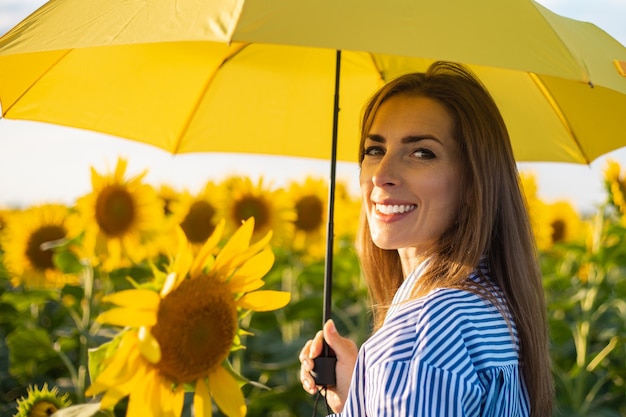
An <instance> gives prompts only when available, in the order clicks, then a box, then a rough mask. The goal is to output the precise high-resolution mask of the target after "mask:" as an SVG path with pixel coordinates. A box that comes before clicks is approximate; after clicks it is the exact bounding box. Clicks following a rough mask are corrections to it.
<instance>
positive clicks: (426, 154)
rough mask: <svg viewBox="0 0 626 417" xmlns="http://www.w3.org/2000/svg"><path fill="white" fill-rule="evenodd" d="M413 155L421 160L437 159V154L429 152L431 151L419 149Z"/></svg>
mask: <svg viewBox="0 0 626 417" xmlns="http://www.w3.org/2000/svg"><path fill="white" fill-rule="evenodd" d="M413 155H414V156H415V157H417V158H420V159H433V158H435V154H434V153H433V151H431V150H429V149H418V150H416V151H415V152H413Z"/></svg>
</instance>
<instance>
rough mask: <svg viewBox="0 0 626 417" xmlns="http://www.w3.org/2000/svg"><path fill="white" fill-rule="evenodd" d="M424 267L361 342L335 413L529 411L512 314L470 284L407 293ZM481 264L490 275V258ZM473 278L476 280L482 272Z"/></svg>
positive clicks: (503, 416) (426, 415)
mask: <svg viewBox="0 0 626 417" xmlns="http://www.w3.org/2000/svg"><path fill="white" fill-rule="evenodd" d="M422 268H423V265H422V266H421V267H420V268H418V269H417V270H416V271H415V272H414V273H412V274H411V275H410V276H409V277H407V279H406V280H405V281H404V283H403V284H402V285H401V287H400V288H399V289H398V292H397V293H396V295H395V297H394V300H393V303H392V306H391V308H390V309H389V311H388V313H387V316H386V317H385V321H384V323H383V325H382V326H381V328H380V329H379V330H378V331H377V332H376V333H375V334H373V335H372V337H371V338H370V339H369V340H367V341H366V342H365V343H364V344H363V345H362V346H361V348H360V350H359V355H358V358H357V362H356V365H355V369H354V374H353V377H352V382H351V385H350V391H349V393H348V398H347V399H346V403H345V406H344V409H343V412H342V413H340V414H333V416H342V417H351V416H359V417H361V416H370V417H384V416H397V417H400V416H416V417H435V416H436V417H443V416H445V417H457V416H458V417H460V416H463V417H470V416H471V417H478V416H481V417H487V416H490V417H491V416H494V417H495V416H497V417H527V416H529V415H530V403H529V398H528V393H527V391H526V386H525V383H524V380H523V376H522V373H521V368H520V362H519V340H518V338H517V331H516V329H515V323H513V320H512V319H511V317H510V316H509V320H510V323H511V327H509V325H508V324H507V320H505V318H504V316H503V315H502V314H501V312H500V310H498V309H497V308H496V307H495V306H494V305H493V304H492V303H490V302H489V301H487V300H486V299H485V298H483V297H481V296H479V295H477V294H475V293H473V292H469V291H465V290H459V289H449V288H440V289H436V290H434V291H432V292H431V293H429V294H428V295H426V296H424V297H421V298H418V299H413V300H411V299H409V296H410V293H411V290H412V289H413V287H414V284H415V282H416V281H417V280H418V279H419V276H420V274H421V270H422ZM481 269H482V272H483V274H484V275H487V274H488V270H487V268H486V265H485V263H484V262H483V263H481ZM469 278H470V279H471V280H473V281H474V282H476V284H477V286H478V283H479V278H478V275H477V274H476V273H474V274H472V275H471V276H470V277H469ZM477 288H480V287H477ZM483 291H484V290H483ZM496 296H497V297H498V298H499V299H502V297H501V294H500V293H498V294H497V295H496Z"/></svg>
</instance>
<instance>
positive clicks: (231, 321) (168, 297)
mask: <svg viewBox="0 0 626 417" xmlns="http://www.w3.org/2000/svg"><path fill="white" fill-rule="evenodd" d="M253 230H254V219H253V218H251V219H249V220H247V221H246V222H244V224H243V225H242V226H241V227H240V228H239V229H238V230H237V231H236V232H235V233H234V234H233V236H232V237H231V238H230V239H229V240H228V242H227V243H226V244H225V245H224V246H223V248H222V249H221V250H219V252H218V253H217V255H215V256H213V255H212V254H213V253H215V252H216V250H217V244H218V242H219V241H220V240H221V236H222V233H223V231H224V222H223V221H222V222H220V223H219V224H218V226H217V227H216V229H215V232H214V233H213V234H212V235H211V236H210V237H209V239H207V241H206V243H205V244H204V246H203V247H202V248H201V249H200V251H199V252H198V254H197V255H196V256H194V254H193V251H192V249H191V247H190V245H189V243H188V241H187V239H186V238H185V235H184V233H183V232H182V230H180V229H179V233H178V239H177V242H178V243H177V245H176V246H177V248H178V249H177V251H176V254H175V256H173V257H172V261H171V262H170V263H169V266H168V267H167V270H166V271H165V272H162V273H161V272H159V271H157V270H155V283H156V284H157V285H153V287H152V288H150V287H146V286H144V287H141V288H136V289H132V290H125V291H120V292H118V293H114V294H111V295H109V296H107V297H106V298H105V301H108V302H110V303H112V304H114V305H116V306H117V307H115V308H112V309H111V310H109V311H106V312H104V313H103V314H101V315H100V316H99V317H98V321H100V322H102V323H108V324H112V325H117V326H125V327H126V330H125V331H123V332H122V333H121V335H120V336H119V337H118V338H117V341H116V342H115V346H113V347H109V349H108V351H109V352H112V355H111V356H109V357H108V358H107V359H105V361H104V368H103V369H102V370H101V372H100V373H99V374H98V375H97V376H96V378H95V381H94V382H93V385H91V386H90V387H89V388H88V390H87V394H88V395H97V394H100V393H104V395H103V397H102V401H101V409H107V408H110V407H112V406H113V405H115V404H116V403H117V402H118V401H119V400H120V399H122V398H124V397H126V396H130V397H129V403H128V409H127V416H128V417H138V416H141V417H143V416H148V417H149V416H159V415H164V413H165V414H167V415H170V416H180V414H181V411H182V406H183V395H184V391H185V387H192V388H191V389H192V390H193V391H195V394H194V410H195V415H196V416H198V417H203V416H210V415H211V407H212V400H213V401H214V402H215V404H216V405H217V406H218V407H219V409H220V410H221V411H222V412H223V413H224V414H226V415H227V416H244V415H245V414H246V406H245V401H244V397H243V394H242V392H241V390H240V387H239V382H238V380H240V379H242V378H241V377H240V376H238V375H235V374H234V371H233V370H232V368H231V367H230V363H229V361H228V356H229V354H230V352H231V351H232V350H235V349H241V348H243V346H241V343H240V340H241V337H240V336H241V335H242V334H246V332H245V331H244V330H242V329H241V328H240V327H239V320H240V318H241V317H242V316H243V315H244V314H246V313H248V312H249V311H270V310H275V309H278V308H282V307H284V306H285V305H286V304H287V303H288V302H289V299H290V294H289V293H287V292H283V291H257V290H258V289H259V288H261V287H262V286H263V284H264V282H263V280H262V277H263V276H264V275H265V274H266V273H267V272H268V271H269V270H270V268H271V267H272V264H273V263H274V254H273V252H272V250H271V249H270V248H269V246H268V242H269V241H270V239H271V233H268V234H267V235H266V236H265V237H264V238H263V239H261V240H259V241H258V242H257V243H255V244H252V245H250V240H251V238H252V234H253Z"/></svg>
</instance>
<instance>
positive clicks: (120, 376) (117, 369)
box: [85, 332, 138, 396]
mask: <svg viewBox="0 0 626 417" xmlns="http://www.w3.org/2000/svg"><path fill="white" fill-rule="evenodd" d="M136 340H137V339H136V338H135V336H134V335H133V334H132V333H131V332H127V333H125V334H124V336H122V341H121V342H120V344H119V345H118V348H117V352H115V353H114V354H113V356H111V357H109V358H107V359H106V361H107V365H106V367H105V368H104V369H103V370H102V371H101V372H100V373H99V374H98V377H97V378H96V380H95V381H93V383H92V384H91V386H90V387H89V388H87V391H86V392H85V395H87V396H93V395H98V394H99V393H101V392H102V391H104V390H106V389H108V388H109V387H111V386H114V385H116V384H118V383H119V382H120V381H125V380H126V379H128V378H130V374H129V373H128V370H129V369H131V367H129V366H128V364H129V363H133V362H134V361H135V360H136V358H137V357H138V356H137V354H136V352H135V350H134V349H135V346H136Z"/></svg>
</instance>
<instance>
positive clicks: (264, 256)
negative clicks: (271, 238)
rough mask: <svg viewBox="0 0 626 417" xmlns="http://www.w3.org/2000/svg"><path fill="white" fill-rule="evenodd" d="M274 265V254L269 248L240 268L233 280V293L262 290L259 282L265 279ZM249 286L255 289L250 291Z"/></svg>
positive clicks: (231, 285)
mask: <svg viewBox="0 0 626 417" xmlns="http://www.w3.org/2000/svg"><path fill="white" fill-rule="evenodd" d="M272 265H274V252H272V249H271V248H267V249H265V250H263V251H261V252H259V253H258V254H256V255H255V256H253V257H252V258H250V259H249V260H248V261H246V262H245V263H244V264H243V265H242V266H241V268H239V269H238V270H237V271H236V272H235V273H234V275H233V276H232V278H231V281H230V287H231V290H232V292H249V291H254V290H255V289H257V288H260V286H257V285H258V282H255V281H261V278H262V277H264V276H265V275H266V274H267V273H268V272H269V271H270V269H272ZM261 285H263V284H262V281H261ZM248 286H252V287H255V288H253V289H248V288H247V287H248Z"/></svg>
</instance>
